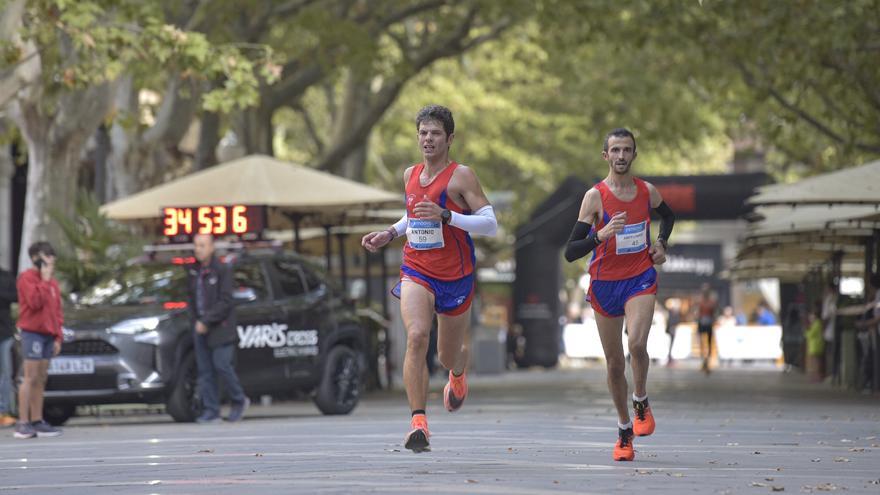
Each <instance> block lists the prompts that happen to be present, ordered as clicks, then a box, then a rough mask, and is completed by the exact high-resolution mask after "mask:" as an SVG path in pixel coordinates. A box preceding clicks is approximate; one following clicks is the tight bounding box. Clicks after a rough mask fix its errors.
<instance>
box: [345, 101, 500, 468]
mask: <svg viewBox="0 0 880 495" xmlns="http://www.w3.org/2000/svg"><path fill="white" fill-rule="evenodd" d="M416 129H417V130H418V137H419V147H420V148H421V152H422V157H423V159H424V160H423V161H422V163H419V164H418V165H414V166H412V167H409V168H408V169H407V170H406V172H404V174H403V182H404V185H405V188H406V213H405V214H404V215H403V217H402V218H401V219H400V221H398V222H397V223H396V224H394V225H392V226H391V227H389V228H388V229H386V230H382V231H378V232H370V233H369V234H367V235H365V236H364V238H363V239H362V241H361V244H362V245H363V246H364V247H365V248H366V249H367V250H369V251H376V250H378V249H380V248H381V247H382V246H385V245H386V244H388V243H389V242H391V241H392V240H393V239H394V238H395V237H400V236H403V235H406V239H407V242H406V245H405V246H404V248H403V264H402V265H401V267H400V283H399V284H397V286H396V287H395V288H394V290H393V291H392V293H393V294H394V295H395V296H397V297H399V298H400V313H401V316H402V317H403V324H404V326H405V327H406V335H407V345H406V354H405V356H404V363H403V382H404V385H405V386H406V395H407V398H408V400H409V405H410V410H411V411H412V415H411V421H410V427H411V430H410V432H409V433H408V434H407V435H406V438H405V439H404V446H405V447H406V448H407V449H410V450H412V451H413V452H424V451H426V450H430V447H429V445H430V443H429V441H428V439H429V437H430V434H429V433H428V420H427V415H426V413H425V408H426V404H427V396H428V367H427V364H426V361H425V356H426V355H427V353H428V340H429V336H430V332H431V326H432V323H433V317H434V314H436V315H437V323H438V325H437V326H438V328H437V350H438V355H439V357H440V364H442V365H443V366H445V367H446V368H448V369H449V381H448V383H447V384H446V387H445V388H444V389H443V404H444V406H445V407H446V409H447V410H448V411H450V412H453V411H456V410H458V409H459V408H460V407H461V405H462V404H463V403H464V399H465V397H466V396H467V391H468V389H467V378H466V373H465V367H466V366H467V362H468V354H469V350H468V343H467V340H466V336H467V334H468V333H469V327H470V307H471V299H472V297H473V293H474V264H475V259H474V245H473V242H472V241H471V237H470V236H471V234H475V235H489V236H491V235H495V231H496V230H497V227H498V225H497V222H496V220H495V213H494V210H493V209H492V206H491V205H490V204H489V200H488V199H486V195H485V194H484V193H483V189H482V187H480V182H479V180H478V179H477V176H476V174H475V173H474V171H473V170H471V169H470V168H468V167H466V166H464V165H460V164H458V163H455V162H454V161H452V160H450V159H449V147H450V145H451V144H452V139H453V137H454V136H455V134H454V131H455V122H454V121H453V119H452V112H450V111H449V109H447V108H445V107H441V106H437V105H431V106H428V107H425V108H423V109H422V110H421V111H420V112H419V114H418V116H417V117H416Z"/></svg>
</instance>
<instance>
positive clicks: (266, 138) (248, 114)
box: [235, 103, 275, 156]
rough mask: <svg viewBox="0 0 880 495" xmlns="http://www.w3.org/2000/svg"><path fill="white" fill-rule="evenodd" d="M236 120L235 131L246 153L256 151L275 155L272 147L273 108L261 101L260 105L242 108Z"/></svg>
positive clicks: (249, 153)
mask: <svg viewBox="0 0 880 495" xmlns="http://www.w3.org/2000/svg"><path fill="white" fill-rule="evenodd" d="M235 121H236V122H235V133H236V135H237V137H238V141H239V143H241V145H242V146H243V147H244V149H245V154H246V155H251V154H254V153H261V154H264V155H269V156H274V155H275V153H274V150H273V149H272V111H271V110H269V109H267V108H265V106H264V105H263V104H262V103H261V104H260V106H258V107H253V108H246V109H244V110H242V111H241V113H239V114H238V117H237V118H236V119H235Z"/></svg>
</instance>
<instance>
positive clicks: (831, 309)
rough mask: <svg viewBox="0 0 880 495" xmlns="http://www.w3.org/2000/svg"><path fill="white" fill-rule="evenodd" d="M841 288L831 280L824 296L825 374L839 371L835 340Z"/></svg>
mask: <svg viewBox="0 0 880 495" xmlns="http://www.w3.org/2000/svg"><path fill="white" fill-rule="evenodd" d="M839 292H840V291H839V289H838V288H837V285H835V284H834V282H829V283H828V285H827V286H825V294H824V296H823V297H822V325H823V333H822V337H823V339H824V340H825V360H824V363H823V365H824V366H823V370H824V371H825V373H824V374H826V375H834V374H836V373H837V370H836V363H835V361H836V360H835V358H834V356H835V354H836V352H835V350H834V349H835V340H836V339H837V337H836V326H835V324H836V320H837V297H838V295H839Z"/></svg>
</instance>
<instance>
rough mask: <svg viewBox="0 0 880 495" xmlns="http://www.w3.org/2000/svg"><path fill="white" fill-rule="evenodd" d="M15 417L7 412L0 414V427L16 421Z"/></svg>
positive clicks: (10, 424)
mask: <svg viewBox="0 0 880 495" xmlns="http://www.w3.org/2000/svg"><path fill="white" fill-rule="evenodd" d="M16 421H17V420H16V419H15V418H13V417H12V416H10V415H8V414H0V427H2V428H6V427H7V426H12V425H14V424H15V423H16Z"/></svg>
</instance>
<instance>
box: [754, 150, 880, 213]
mask: <svg viewBox="0 0 880 495" xmlns="http://www.w3.org/2000/svg"><path fill="white" fill-rule="evenodd" d="M748 202H749V203H750V204H753V205H772V204H789V205H792V204H797V205H807V204H850V205H854V204H862V205H877V204H880V160H877V161H874V162H870V163H866V164H864V165H861V166H858V167H851V168H845V169H842V170H838V171H835V172H830V173H827V174H821V175H816V176H813V177H809V178H807V179H803V180H800V181H798V182H795V183H792V184H771V185H768V186H763V187H759V188H758V194H756V195H754V196H752V197H751V198H749V200H748Z"/></svg>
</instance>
